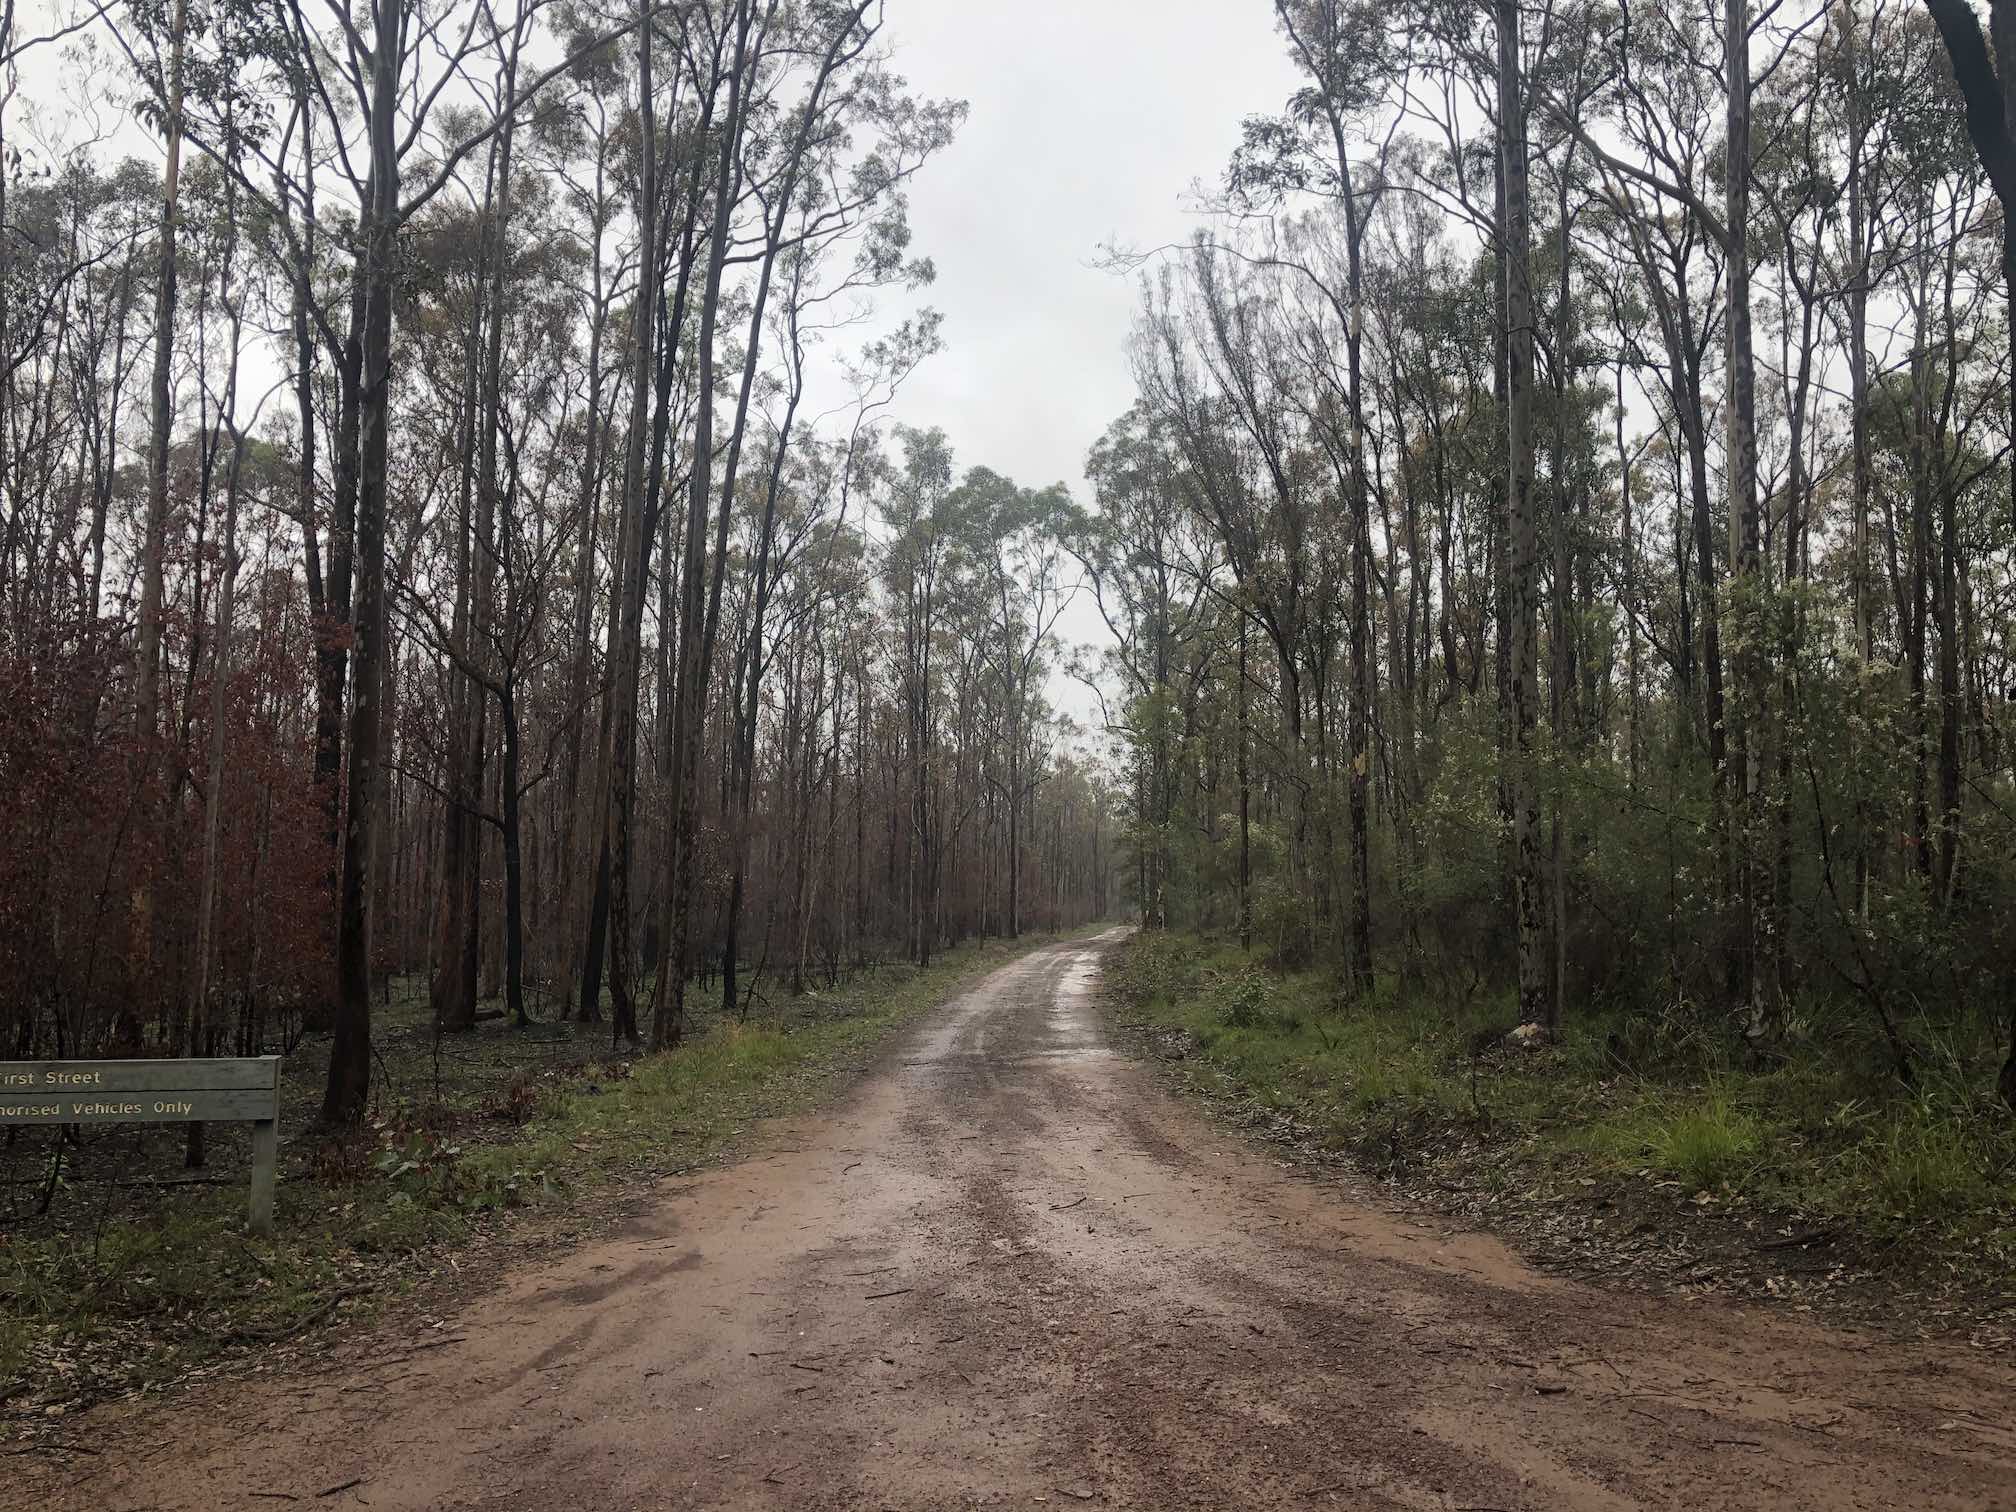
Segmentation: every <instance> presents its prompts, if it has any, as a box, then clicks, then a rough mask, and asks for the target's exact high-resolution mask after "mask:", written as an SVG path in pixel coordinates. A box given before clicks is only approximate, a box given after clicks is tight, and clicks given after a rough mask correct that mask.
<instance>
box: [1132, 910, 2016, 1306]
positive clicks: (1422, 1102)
mask: <svg viewBox="0 0 2016 1512" xmlns="http://www.w3.org/2000/svg"><path fill="white" fill-rule="evenodd" d="M1109 981H1110V984H1111V986H1112V988H1113V991H1114V995H1115V1008H1114V1016H1115V1018H1116V1020H1117V1021H1118V1022H1120V1023H1121V1024H1123V1025H1124V1026H1125V1030H1126V1031H1127V1032H1131V1033H1133V1034H1135V1035H1138V1036H1140V1038H1139V1040H1138V1043H1139V1044H1140V1045H1141V1047H1142V1049H1143V1050H1144V1053H1147V1054H1150V1055H1152V1056H1154V1057H1157V1058H1159V1059H1160V1060H1162V1061H1164V1062H1169V1063H1174V1064H1177V1065H1179V1066H1181V1067H1182V1068H1184V1069H1185V1070H1187V1071H1192V1072H1196V1073H1200V1074H1201V1075H1202V1080H1201V1081H1199V1082H1198V1087H1199V1089H1200V1090H1203V1091H1205V1092H1207V1093H1210V1094H1212V1095H1215V1096H1218V1097H1220V1098H1224V1099H1226V1100H1227V1101H1228V1102H1229V1103H1230V1104H1231V1112H1232V1116H1234V1117H1235V1118H1237V1119H1238V1120H1239V1121H1241V1122H1244V1123H1247V1124H1249V1125H1253V1126H1255V1127H1256V1128H1258V1129H1260V1130H1261V1131H1262V1132H1266V1133H1271V1134H1277V1135H1279V1136H1281V1137H1283V1138H1284V1139H1285V1140H1286V1141H1287V1142H1289V1143H1290V1144H1293V1145H1299V1146H1301V1147H1302V1148H1303V1149H1304V1150H1305V1151H1306V1152H1307V1153H1309V1154H1310V1155H1312V1156H1314V1157H1316V1158H1334V1159H1338V1160H1342V1161H1344V1162H1346V1163H1347V1164H1349V1165H1350V1166H1351V1167H1353V1168H1354V1169H1357V1170H1359V1171H1362V1172H1364V1173H1367V1174H1371V1175H1375V1176H1379V1177H1383V1178H1387V1179H1390V1180H1393V1181H1395V1182H1398V1183H1401V1184H1402V1185H1405V1186H1408V1187H1411V1188H1413V1189H1416V1190H1419V1191H1421V1192H1422V1193H1424V1194H1425V1195H1427V1196H1428V1197H1429V1198H1430V1199H1431V1200H1433V1201H1436V1202H1438V1203H1442V1204H1445V1205H1451V1204H1453V1205H1454V1206H1455V1207H1456V1208H1457V1209H1458V1210H1459V1211H1461V1212H1462V1213H1464V1214H1465V1216H1470V1217H1476V1218H1481V1219H1483V1220H1485V1221H1487V1222H1492V1223H1494V1224H1495V1225H1497V1226H1502V1227H1505V1228H1507V1229H1509V1230H1511V1231H1512V1232H1513V1233H1514V1234H1515V1235H1519V1234H1529V1235H1530V1236H1531V1237H1532V1238H1533V1240H1534V1241H1535V1242H1534V1246H1533V1247H1534V1248H1535V1250H1536V1252H1538V1253H1539V1254H1540V1255H1541V1256H1542V1257H1543V1258H1548V1259H1551V1260H1557V1261H1559V1262H1561V1263H1563V1264H1566V1265H1569V1266H1573V1267H1577V1268H1586V1269H1587V1270H1588V1271H1589V1272H1590V1273H1592V1274H1597V1275H1602V1276H1606V1277H1616V1278H1620V1279H1624V1280H1627V1281H1634V1282H1652V1283H1655V1284H1658V1283H1688V1282H1694V1283H1709V1284H1719V1283H1725V1282H1726V1283H1731V1284H1738V1285H1740V1284H1741V1283H1743V1282H1744V1281H1746V1280H1755V1281H1758V1282H1760V1283H1761V1284H1760V1285H1759V1287H1758V1288H1757V1289H1758V1290H1760V1291H1761V1290H1767V1289H1768V1290H1772V1291H1778V1292H1781V1293H1782V1294H1792V1293H1796V1294H1799V1295H1801V1296H1812V1297H1814V1298H1815V1299H1816V1300H1817V1299H1820V1298H1821V1296H1822V1294H1824V1293H1826V1292H1829V1291H1833V1292H1835V1293H1836V1294H1837V1295H1836V1296H1835V1298H1834V1299H1833V1300H1835V1301H1836V1302H1838V1304H1839V1305H1840V1306H1841V1308H1842V1309H1844V1310H1853V1311H1860V1312H1864V1313H1878V1314H1880V1313H1882V1312H1883V1311H1884V1310H1885V1309H1886V1308H1887V1307H1888V1306H1889V1302H1888V1299H1889V1298H1890V1297H1893V1296H1894V1295H1895V1291H1894V1288H1895V1286H1896V1285H1900V1284H1901V1285H1908V1286H1913V1287H1920V1288H1924V1289H1928V1290H1930V1291H1932V1292H1936V1293H1937V1294H1938V1295H1939V1296H1940V1297H1941V1298H1942V1300H1943V1305H1944V1306H1945V1307H1946V1308H1947V1310H1948V1312H1949V1314H1950V1316H1949V1321H1973V1320H1978V1319H1980V1318H1982V1317H1984V1316H1992V1315H1994V1314H1997V1313H2006V1311H2007V1309H2008V1308H2009V1307H2010V1305H2011V1304H2012V1302H2016V1296H2012V1295H2011V1294H2010V1293H2009V1291H2008V1277H2009V1276H2010V1274H2011V1273H2012V1270H2016V1125H2012V1121H2011V1120H2009V1119H2006V1118H1997V1117H1994V1116H1992V1115H1991V1114H1990V1110H1988V1109H1987V1108H1984V1107H1983V1105H1982V1093H1981V1091H1980V1087H1981V1077H1982V1072H1983V1070H1984V1068H1988V1069H1992V1066H1993V1062H1994V1047H1995V1046H1996V1045H1997V1044H1998V1043H1999V1040H1998V1037H1997V1036H1996V1035H1995V1034H1993V1033H1992V1032H1991V1030H1990V1027H1989V1026H1986V1025H1976V1026H1973V1029H1974V1032H1972V1033H1965V1032H1962V1033H1957V1034H1956V1033H1955V1032H1954V1026H1953V1025H1952V1023H1951V1021H1950V1018H1949V1016H1947V1015H1945V1014H1934V1013H1926V1014H1922V1015H1914V1016H1913V1017H1912V1018H1911V1019H1909V1020H1908V1021H1907V1022H1906V1023H1905V1024H1904V1025H1903V1026H1902V1027H1903V1029H1904V1031H1905V1032H1907V1033H1908V1034H1910V1035H1911V1037H1912V1040H1913V1043H1914V1044H1916V1045H1917V1046H1918V1047H1919V1048H1920V1050H1921V1053H1922V1060H1923V1066H1924V1070H1923V1074H1922V1075H1921V1077H1920V1078H1919V1082H1918V1084H1917V1085H1916V1086H1915V1087H1913V1088H1910V1089H1905V1088H1901V1087H1899V1086H1898V1085H1897V1084H1896V1083H1895V1081H1894V1080H1892V1079H1891V1078H1889V1077H1888V1076H1886V1075H1885V1074H1884V1073H1883V1071H1882V1070H1881V1067H1882V1063H1883V1058H1882V1054H1881V1050H1882V1047H1881V1046H1880V1045H1878V1044H1875V1043H1872V1042H1871V1038H1870V1032H1869V1028H1868V1025H1867V1024H1866V1021H1864V1020H1863V1019H1862V1018H1860V1017H1859V1016H1858V1015H1856V1014H1855V1013H1853V1012H1852V1011H1847V1010H1843V1009H1841V1008H1836V1009H1835V1010H1833V1011H1832V1012H1829V1011H1828V1010H1826V1009H1824V1008H1823V1009H1820V1010H1818V1011H1817V1012H1816V1016H1815V1018H1814V1019H1813V1020H1812V1021H1811V1022H1810V1023H1809V1024H1808V1025H1806V1026H1805V1027H1804V1029H1803V1030H1802V1033H1801V1035H1800V1037H1799V1039H1798V1040H1797V1041H1796V1042H1792V1043H1787V1044H1785V1045H1782V1046H1779V1047H1777V1048H1776V1049H1774V1050H1773V1051H1770V1052H1760V1051H1758V1050H1757V1049H1755V1048H1754V1047H1753V1046H1750V1045H1748V1044H1746V1043H1745V1042H1744V1041H1743V1040H1742V1039H1741V1037H1740V1036H1732V1035H1730V1034H1729V1033H1727V1032H1726V1028H1725V1026H1723V1025H1720V1024H1717V1023H1715V1022H1713V1021H1704V1020H1702V1019H1700V1018H1699V1017H1698V1016H1696V1017H1693V1018H1691V1019H1690V1018H1683V1017H1681V1016H1678V1015H1675V1016H1669V1017H1667V1018H1665V1019H1663V1020H1661V1021H1659V1022H1658V1023H1657V1024H1656V1025H1653V1024H1648V1022H1647V1020H1646V1019H1645V1017H1644V1016H1643V1015H1642V1014H1638V1013H1634V1012H1631V1011H1629V1010H1624V1009H1610V1010H1597V1011H1592V1012H1589V1013H1585V1014H1577V1015H1576V1016H1575V1017H1574V1018H1573V1019H1572V1020H1571V1021H1569V1023H1567V1024H1566V1025H1565V1026H1564V1027H1563V1030H1562V1032H1561V1034H1560V1035H1559V1036H1558V1038H1557V1039H1556V1040H1555V1041H1553V1042H1552V1043H1551V1044H1547V1045H1544V1046H1542V1045H1532V1046H1526V1045H1521V1044H1520V1043H1518V1042H1517V1041H1516V1040H1511V1039H1508V1034H1509V1033H1510V1031H1512V1030H1513V1029H1514V1027H1515V1026H1516V1023H1517V1013H1516V1005H1515V1003H1514V1000H1513V999H1512V997H1511V996H1510V995H1509V994H1508V993H1504V992H1500V993H1496V994H1479V995H1477V996H1474V997H1472V998H1470V999H1468V1000H1466V1001H1462V1002H1460V1003H1459V1004H1458V1005H1457V1006H1456V1007H1455V1008H1454V1010H1453V1011H1452V1009H1451V1007H1450V1006H1449V1003H1448V1000H1447V999H1445V998H1441V997H1439V996H1407V995H1402V994H1401V993H1400V992H1399V991H1398V989H1397V984H1396V983H1394V982H1393V981H1391V980H1386V981H1382V982H1381V983H1380V985H1379V987H1378V988H1377V989H1376V990H1375V992H1374V993H1372V994H1370V995H1368V996H1363V997H1349V998H1346V997H1340V995H1339V994H1338V992H1337V990H1336V982H1335V978H1334V975H1333V974H1332V973H1330V972H1327V971H1325V970H1322V969H1320V968H1311V967H1303V968H1296V969H1288V970H1283V969H1280V968H1278V967H1274V966H1270V965H1267V964H1265V963H1263V962H1259V961H1256V960H1255V959H1254V958H1253V957H1252V956H1250V955H1249V954H1248V953H1247V952H1245V951H1242V950H1241V949H1240V948H1239V945H1238V942H1237V940H1236V939H1233V938H1229V937H1227V936H1224V935H1222V934H1221V935H1219V936H1217V937H1215V938H1213V937H1203V936H1195V935H1179V934H1173V933H1167V932H1153V933H1144V934H1141V935H1139V936H1137V937H1136V938H1135V939H1134V940H1133V941H1131V942H1130V943H1129V944H1128V945H1127V946H1126V947H1124V948H1123V950H1122V951H1121V952H1120V953H1119V954H1118V955H1117V956H1116V957H1115V959H1114V962H1113V965H1112V967H1111V968H1110V977H1109ZM1564 1231H1565V1238H1564ZM1753 1272H1754V1274H1752V1273H1753ZM1891 1321H1893V1322H1910V1323H1915V1324H1925V1323H1927V1322H1929V1321H1931V1320H1930V1319H1929V1318H1928V1317H1927V1316H1926V1315H1924V1314H1922V1313H1918V1312H1913V1313H1912V1314H1911V1315H1909V1317H1893V1318H1892V1319H1891Z"/></svg>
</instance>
